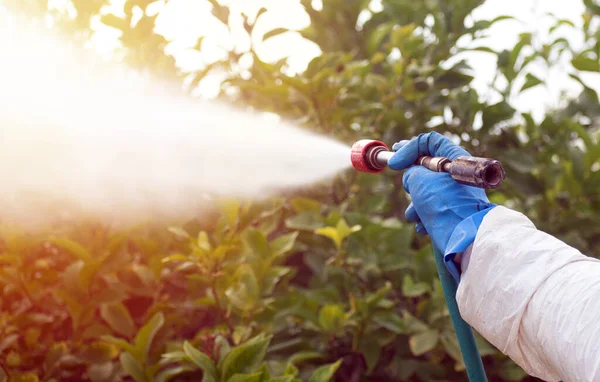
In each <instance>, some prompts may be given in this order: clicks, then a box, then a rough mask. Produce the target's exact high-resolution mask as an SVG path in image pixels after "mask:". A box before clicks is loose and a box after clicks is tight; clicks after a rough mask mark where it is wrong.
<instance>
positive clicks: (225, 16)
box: [208, 0, 230, 25]
mask: <svg viewBox="0 0 600 382" xmlns="http://www.w3.org/2000/svg"><path fill="white" fill-rule="evenodd" d="M208 1H209V2H210V3H211V4H212V6H213V9H212V14H213V15H214V16H215V17H216V18H217V19H218V20H219V21H221V22H222V23H223V24H225V25H228V23H229V13H230V12H229V7H227V6H224V5H221V4H219V2H218V1H217V0H208Z"/></svg>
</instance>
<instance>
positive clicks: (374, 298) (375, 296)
mask: <svg viewBox="0 0 600 382" xmlns="http://www.w3.org/2000/svg"><path fill="white" fill-rule="evenodd" d="M391 290H392V283H391V282H389V281H386V282H385V285H384V286H382V287H381V288H379V289H378V290H377V291H376V292H375V293H372V294H370V295H369V296H368V297H367V299H366V303H367V305H369V308H370V309H374V308H375V307H376V306H377V304H379V302H380V301H381V300H383V298H384V297H385V296H387V294H388V293H389V292H390V291H391Z"/></svg>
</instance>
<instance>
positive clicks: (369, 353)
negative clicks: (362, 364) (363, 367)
mask: <svg viewBox="0 0 600 382" xmlns="http://www.w3.org/2000/svg"><path fill="white" fill-rule="evenodd" d="M358 350H359V351H360V352H361V353H362V355H363V357H365V361H366V362H367V370H368V371H369V372H371V371H373V369H375V366H377V363H378V362H379V357H380V356H381V350H382V348H381V345H380V344H379V341H378V340H377V337H376V336H364V337H363V338H362V340H361V341H360V344H359V346H358Z"/></svg>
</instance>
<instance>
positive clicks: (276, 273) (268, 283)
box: [263, 267, 292, 295]
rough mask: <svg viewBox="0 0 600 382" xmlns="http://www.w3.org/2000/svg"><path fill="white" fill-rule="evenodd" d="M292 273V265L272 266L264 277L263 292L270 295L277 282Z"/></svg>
mask: <svg viewBox="0 0 600 382" xmlns="http://www.w3.org/2000/svg"><path fill="white" fill-rule="evenodd" d="M291 273H292V268H290V267H270V268H269V269H268V270H267V273H266V274H265V276H264V279H263V294H264V295H270V294H271V293H273V290H274V289H275V286H276V285H277V283H278V282H279V281H280V280H281V279H282V278H283V277H285V276H286V275H289V274H291Z"/></svg>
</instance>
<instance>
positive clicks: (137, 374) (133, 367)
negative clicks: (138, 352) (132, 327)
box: [119, 353, 150, 382]
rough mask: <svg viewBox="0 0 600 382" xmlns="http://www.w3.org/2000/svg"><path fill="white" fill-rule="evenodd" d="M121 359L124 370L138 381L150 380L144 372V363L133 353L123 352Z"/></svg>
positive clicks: (147, 381)
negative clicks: (141, 363)
mask: <svg viewBox="0 0 600 382" xmlns="http://www.w3.org/2000/svg"><path fill="white" fill-rule="evenodd" d="M119 360H120V361H121V366H122V367H123V370H125V372H126V373H127V374H128V375H129V376H130V377H132V378H133V379H134V380H135V381H136V382H150V380H149V379H148V377H146V374H145V373H144V368H143V367H142V365H140V363H139V362H138V361H137V360H136V359H135V358H134V357H133V356H132V355H131V354H129V353H121V356H120V357H119Z"/></svg>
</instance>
